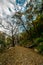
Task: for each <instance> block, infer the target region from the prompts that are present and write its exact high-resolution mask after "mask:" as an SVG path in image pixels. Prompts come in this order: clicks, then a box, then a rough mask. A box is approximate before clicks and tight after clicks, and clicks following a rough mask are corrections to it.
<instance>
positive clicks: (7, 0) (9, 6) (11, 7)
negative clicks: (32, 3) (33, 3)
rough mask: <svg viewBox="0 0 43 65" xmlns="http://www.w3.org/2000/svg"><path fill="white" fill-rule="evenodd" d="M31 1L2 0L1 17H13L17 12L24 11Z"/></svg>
mask: <svg viewBox="0 0 43 65" xmlns="http://www.w3.org/2000/svg"><path fill="white" fill-rule="evenodd" d="M27 2H29V0H0V17H1V18H4V17H6V16H8V15H9V16H11V15H13V14H14V13H15V12H16V11H19V10H22V11H24V9H25V6H26V4H27Z"/></svg>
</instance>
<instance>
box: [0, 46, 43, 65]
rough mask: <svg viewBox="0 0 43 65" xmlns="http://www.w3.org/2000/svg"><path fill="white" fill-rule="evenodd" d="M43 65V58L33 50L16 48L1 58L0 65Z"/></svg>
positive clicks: (9, 50) (10, 49)
mask: <svg viewBox="0 0 43 65" xmlns="http://www.w3.org/2000/svg"><path fill="white" fill-rule="evenodd" d="M1 63H2V65H43V56H41V55H39V54H37V53H36V52H34V51H33V50H31V49H28V48H24V47H20V46H15V47H14V48H13V47H11V48H9V49H8V50H7V51H6V52H5V53H4V54H2V55H1V56H0V65H1Z"/></svg>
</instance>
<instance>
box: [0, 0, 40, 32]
mask: <svg viewBox="0 0 43 65" xmlns="http://www.w3.org/2000/svg"><path fill="white" fill-rule="evenodd" d="M29 1H30V0H0V22H1V20H2V23H3V21H5V22H6V19H7V18H10V17H11V16H12V15H13V14H15V13H16V12H18V11H21V12H24V11H25V10H26V4H27V3H29ZM38 1H41V0H38ZM22 19H23V20H25V17H24V16H22ZM34 19H35V18H34ZM9 20H10V19H9ZM5 22H4V23H5ZM4 23H3V24H4ZM4 25H5V24H4ZM0 30H1V31H5V30H4V29H3V28H2V27H0Z"/></svg>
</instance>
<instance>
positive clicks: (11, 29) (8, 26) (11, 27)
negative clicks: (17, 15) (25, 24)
mask: <svg viewBox="0 0 43 65" xmlns="http://www.w3.org/2000/svg"><path fill="white" fill-rule="evenodd" d="M3 21H4V20H3ZM3 21H0V27H3V28H4V29H5V31H4V32H5V33H6V34H8V35H10V36H11V38H12V46H15V44H14V38H15V37H16V34H17V33H18V26H17V25H16V23H15V21H14V19H12V18H10V20H9V19H8V20H6V19H5V21H4V23H5V24H3ZM1 22H2V23H1ZM6 31H7V32H8V33H7V32H6Z"/></svg>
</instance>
